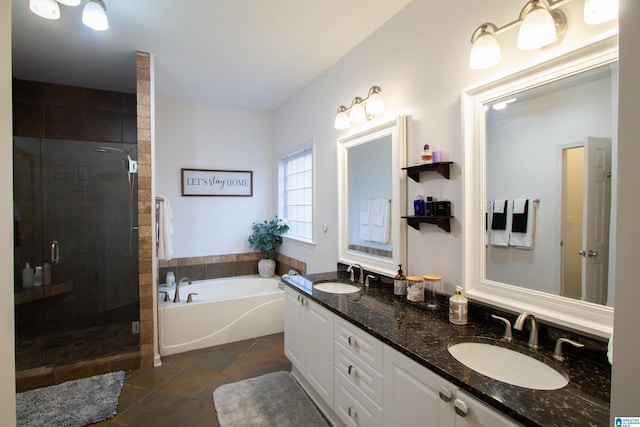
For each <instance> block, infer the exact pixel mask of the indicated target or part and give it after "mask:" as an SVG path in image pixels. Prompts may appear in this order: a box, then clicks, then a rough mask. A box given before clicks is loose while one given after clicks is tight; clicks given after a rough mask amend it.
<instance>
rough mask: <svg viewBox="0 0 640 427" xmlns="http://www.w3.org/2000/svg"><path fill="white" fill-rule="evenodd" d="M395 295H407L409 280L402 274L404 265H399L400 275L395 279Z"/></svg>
mask: <svg viewBox="0 0 640 427" xmlns="http://www.w3.org/2000/svg"><path fill="white" fill-rule="evenodd" d="M393 294H394V295H397V296H405V295H406V294H407V278H406V277H405V275H404V274H402V264H399V265H398V274H396V277H395V278H394V279H393Z"/></svg>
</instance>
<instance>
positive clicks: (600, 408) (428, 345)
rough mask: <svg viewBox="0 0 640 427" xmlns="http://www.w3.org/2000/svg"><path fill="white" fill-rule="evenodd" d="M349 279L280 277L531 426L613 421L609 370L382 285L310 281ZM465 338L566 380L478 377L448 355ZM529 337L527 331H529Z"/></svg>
mask: <svg viewBox="0 0 640 427" xmlns="http://www.w3.org/2000/svg"><path fill="white" fill-rule="evenodd" d="M330 280H338V281H344V282H348V276H347V275H344V273H338V272H331V273H320V274H310V275H307V276H289V277H285V278H283V281H284V282H285V283H286V284H287V285H289V286H290V287H292V288H294V289H296V290H298V291H300V292H302V293H304V294H305V295H307V296H308V297H310V298H311V299H312V300H314V301H316V302H318V303H319V304H320V305H322V306H324V307H326V308H328V309H329V310H330V311H332V312H334V313H336V314H337V315H339V316H341V317H343V318H344V319H346V320H348V321H349V322H351V323H353V324H354V325H356V326H358V327H360V328H361V329H363V330H364V331H366V332H368V333H370V334H371V335H373V336H375V337H376V338H378V339H379V340H381V341H382V342H384V343H386V344H388V345H390V346H391V347H393V348H395V349H396V350H398V351H400V352H401V353H403V354H405V355H406V356H408V357H409V358H411V359H413V360H415V361H416V362H418V363H420V364H421V365H423V366H425V367H426V368H428V369H430V370H432V371H433V372H435V373H436V374H438V375H440V376H442V377H443V378H445V379H446V380H448V381H450V382H451V383H453V384H454V385H456V386H458V387H459V388H461V389H463V390H465V391H466V392H468V393H469V394H471V395H473V396H475V397H477V398H478V399H480V400H482V401H484V402H485V403H487V404H488V405H490V406H492V407H494V408H496V409H497V410H499V411H500V412H503V413H505V414H506V415H508V416H509V417H511V418H513V419H514V420H516V421H517V422H519V423H521V424H524V425H528V426H568V425H580V426H606V425H608V424H609V392H610V388H611V384H610V368H608V367H606V366H600V365H598V364H595V363H592V362H590V361H587V360H581V359H579V358H576V357H567V360H566V361H565V362H564V363H559V362H556V361H555V360H554V359H553V358H552V357H551V356H552V352H553V349H552V348H545V347H543V348H541V349H540V350H538V351H537V352H535V353H534V352H532V351H531V350H529V349H528V347H527V343H526V340H524V341H520V340H519V339H517V338H516V337H515V336H514V341H513V342H511V343H507V342H506V341H504V340H500V338H501V334H502V332H503V330H504V329H503V326H502V324H501V322H498V323H500V324H495V325H489V324H485V323H482V322H477V321H471V320H470V321H469V324H468V325H465V326H458V325H453V324H451V323H449V321H448V313H447V311H446V310H441V311H438V312H431V311H427V310H424V309H422V308H419V307H415V306H414V305H412V304H409V303H407V302H406V301H404V300H402V299H400V298H397V297H395V296H394V295H393V292H392V289H391V288H390V287H389V286H384V285H382V286H381V285H378V286H376V285H372V286H371V287H369V288H368V289H363V290H361V291H360V292H358V293H353V294H342V295H340V294H330V293H326V292H322V291H319V290H317V289H314V288H313V286H312V283H313V282H316V281H330ZM462 337H484V338H493V339H495V340H496V342H497V343H498V344H499V345H502V346H506V347H509V348H512V349H515V350H517V351H520V352H522V353H525V354H528V355H533V356H535V357H536V358H538V359H544V361H545V362H546V363H547V364H549V365H552V366H556V367H561V369H562V370H564V371H565V372H566V373H567V374H568V377H569V384H568V385H567V386H565V387H563V388H561V389H558V390H532V389H528V388H523V387H518V386H514V385H510V384H506V383H503V382H501V381H498V380H494V379H492V378H489V377H486V376H484V375H482V374H479V373H477V372H475V371H473V370H471V369H470V368H467V367H466V366H464V365H463V364H462V363H460V362H458V361H457V360H456V359H454V358H453V356H451V354H450V353H449V351H448V350H447V348H448V346H449V344H450V343H452V342H455V341H459V340H460V339H461V338H462ZM527 337H528V335H527Z"/></svg>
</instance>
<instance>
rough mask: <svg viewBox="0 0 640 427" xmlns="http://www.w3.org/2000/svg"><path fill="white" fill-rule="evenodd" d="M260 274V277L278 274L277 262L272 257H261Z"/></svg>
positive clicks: (259, 262) (259, 263)
mask: <svg viewBox="0 0 640 427" xmlns="http://www.w3.org/2000/svg"><path fill="white" fill-rule="evenodd" d="M258 274H260V277H273V275H274V274H276V262H275V261H274V260H272V259H267V258H263V259H261V260H260V261H258Z"/></svg>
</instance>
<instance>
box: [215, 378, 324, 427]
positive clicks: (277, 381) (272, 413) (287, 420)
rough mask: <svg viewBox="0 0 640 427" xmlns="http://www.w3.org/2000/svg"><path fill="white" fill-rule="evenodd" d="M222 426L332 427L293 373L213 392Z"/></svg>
mask: <svg viewBox="0 0 640 427" xmlns="http://www.w3.org/2000/svg"><path fill="white" fill-rule="evenodd" d="M213 401H214V405H215V407H216V412H217V414H218V421H219V422H220V426H222V427H224V426H241V425H261V426H282V425H291V426H302V425H304V426H312V427H315V426H317V427H320V426H328V425H329V424H327V422H326V421H325V420H324V419H323V418H322V415H320V412H318V409H317V408H316V407H315V406H314V404H313V403H312V402H311V400H310V399H309V397H308V396H307V395H306V394H305V392H304V391H303V390H302V388H301V387H300V385H299V384H298V383H297V382H296V380H295V379H294V378H293V376H292V375H291V373H289V372H282V371H280V372H272V373H269V374H264V375H261V376H259V377H256V378H249V379H247V380H243V381H239V382H236V383H231V384H225V385H222V386H220V387H218V388H217V389H216V390H215V391H214V392H213Z"/></svg>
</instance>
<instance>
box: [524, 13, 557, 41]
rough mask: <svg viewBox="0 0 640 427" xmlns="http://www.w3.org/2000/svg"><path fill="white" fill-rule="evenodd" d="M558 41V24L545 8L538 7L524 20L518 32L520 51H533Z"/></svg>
mask: <svg viewBox="0 0 640 427" xmlns="http://www.w3.org/2000/svg"><path fill="white" fill-rule="evenodd" d="M555 40H556V23H555V21H554V20H553V16H551V14H550V13H549V11H548V10H547V9H545V8H544V7H540V6H536V7H534V8H533V9H531V11H529V13H527V16H526V17H525V18H524V21H522V24H520V30H519V31H518V49H520V50H531V49H538V48H541V47H543V46H546V45H549V44H551V43H553V42H554V41H555Z"/></svg>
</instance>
